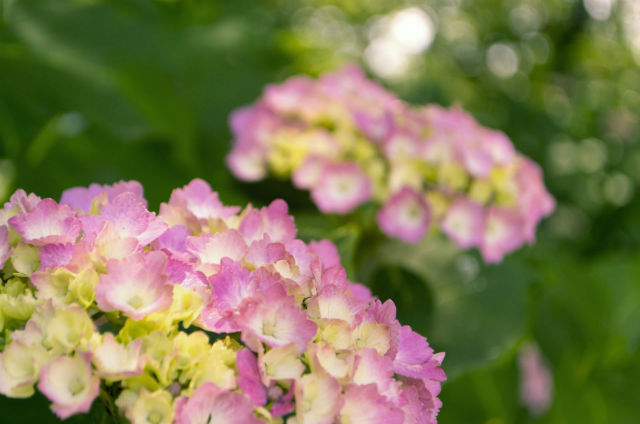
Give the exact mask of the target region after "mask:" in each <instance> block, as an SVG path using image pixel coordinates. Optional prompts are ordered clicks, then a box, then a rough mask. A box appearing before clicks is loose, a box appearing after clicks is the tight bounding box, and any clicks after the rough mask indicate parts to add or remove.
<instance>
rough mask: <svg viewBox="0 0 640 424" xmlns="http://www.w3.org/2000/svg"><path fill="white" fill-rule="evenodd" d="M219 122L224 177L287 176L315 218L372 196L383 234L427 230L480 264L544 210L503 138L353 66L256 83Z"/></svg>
mask: <svg viewBox="0 0 640 424" xmlns="http://www.w3.org/2000/svg"><path fill="white" fill-rule="evenodd" d="M231 127H232V131H233V133H234V136H235V144H234V148H233V151H232V152H231V154H230V155H229V157H228V160H227V162H228V165H229V167H230V168H231V170H232V172H233V173H234V174H235V175H236V177H238V178H240V179H242V180H246V181H256V180H260V179H262V178H264V177H265V176H266V175H267V173H269V172H271V173H273V174H275V175H276V176H278V177H284V178H289V177H291V178H292V180H293V184H294V185H295V186H296V187H298V188H301V189H308V190H310V191H311V197H312V199H313V201H314V202H315V204H316V205H317V206H318V208H319V209H320V210H321V211H322V212H325V213H337V214H345V213H348V212H350V211H352V210H354V209H355V208H356V207H357V206H358V205H360V204H362V203H364V202H367V201H370V200H373V201H375V202H377V203H379V204H381V205H382V206H381V208H380V210H379V212H378V215H377V220H378V225H379V227H380V229H381V230H382V231H383V232H384V233H385V234H387V235H389V236H391V237H396V238H399V239H402V240H404V241H406V242H410V243H415V242H418V241H419V240H421V239H422V238H423V237H424V236H425V235H426V234H427V232H428V230H429V228H430V227H431V226H433V227H434V228H439V229H440V230H441V231H442V232H443V233H445V234H446V235H447V236H449V237H450V238H451V239H452V240H453V241H454V242H455V243H456V244H457V245H458V246H459V247H460V248H463V249H466V248H470V247H478V248H479V249H480V250H481V252H482V255H483V257H484V259H485V261H487V262H499V261H501V260H502V257H503V256H504V254H505V253H507V252H509V251H512V250H514V249H516V248H518V247H519V246H521V245H522V244H523V243H525V242H528V243H531V242H533V241H534V239H535V229H536V226H537V224H538V222H539V221H540V220H541V219H542V217H544V216H545V215H547V214H549V213H550V212H551V211H552V210H553V209H554V206H555V203H554V200H553V198H552V197H551V196H550V195H549V193H548V192H547V190H546V189H545V187H544V183H543V180H542V173H541V171H540V168H539V167H538V166H537V165H536V164H535V163H534V162H532V161H531V160H530V159H528V158H526V157H524V156H523V155H521V154H519V153H517V152H516V151H515V149H514V147H513V145H512V144H511V141H510V140H509V139H508V138H507V136H506V135H505V134H503V133H501V132H499V131H494V130H490V129H488V128H484V127H482V126H480V125H479V124H478V123H477V122H476V121H475V120H474V119H473V117H471V116H470V115H468V114H467V113H465V112H464V111H463V110H461V109H459V108H455V107H454V108H451V109H444V108H442V107H439V106H436V105H428V106H426V107H420V108H413V107H411V106H409V105H408V104H407V103H405V102H403V101H401V100H399V99H398V98H397V97H395V96H394V95H393V94H392V93H390V92H388V91H386V90H385V89H384V88H383V87H381V86H379V85H378V84H376V83H375V82H373V81H370V80H368V79H367V78H366V77H365V75H364V74H363V73H362V71H361V70H360V69H359V68H357V67H355V66H349V67H346V68H344V69H342V70H340V71H338V72H335V73H330V74H326V75H324V76H322V77H320V78H319V79H318V80H315V81H314V80H312V79H310V78H307V77H293V78H290V79H288V80H287V81H285V82H284V83H282V84H281V85H271V86H268V87H267V88H266V90H265V92H264V95H263V97H262V98H261V99H259V100H258V101H257V102H256V103H255V104H253V105H251V106H249V107H246V108H243V109H240V110H238V111H236V112H235V113H234V114H233V116H232V117H231ZM434 224H435V225H434Z"/></svg>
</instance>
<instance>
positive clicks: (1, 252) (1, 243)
mask: <svg viewBox="0 0 640 424" xmlns="http://www.w3.org/2000/svg"><path fill="white" fill-rule="evenodd" d="M11 251H12V249H11V245H10V244H9V229H8V228H7V226H6V225H0V268H2V267H4V263H5V261H6V260H7V259H8V258H9V256H11Z"/></svg>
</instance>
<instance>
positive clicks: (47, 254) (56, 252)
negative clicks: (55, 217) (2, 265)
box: [0, 243, 74, 269]
mask: <svg viewBox="0 0 640 424" xmlns="http://www.w3.org/2000/svg"><path fill="white" fill-rule="evenodd" d="M73 251H74V245H73V244H71V243H66V244H47V245H46V246H44V247H43V248H42V249H41V250H40V268H41V269H47V268H51V267H58V266H64V265H67V264H68V263H69V262H70V261H71V259H72V257H73ZM0 256H1V255H0ZM0 259H2V258H1V257H0ZM0 262H1V260H0Z"/></svg>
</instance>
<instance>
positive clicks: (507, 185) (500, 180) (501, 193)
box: [489, 166, 518, 206]
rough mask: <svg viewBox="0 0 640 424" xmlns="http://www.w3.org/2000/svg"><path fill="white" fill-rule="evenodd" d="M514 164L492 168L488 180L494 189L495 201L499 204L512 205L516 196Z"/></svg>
mask: <svg viewBox="0 0 640 424" xmlns="http://www.w3.org/2000/svg"><path fill="white" fill-rule="evenodd" d="M515 171H516V168H515V166H506V167H500V168H494V169H493V170H492V171H491V174H490V176H489V180H490V182H491V184H492V186H493V189H494V190H495V202H496V203H497V204H499V205H504V206H512V205H514V204H515V201H516V199H517V197H518V186H517V184H516V181H515V176H514V174H515Z"/></svg>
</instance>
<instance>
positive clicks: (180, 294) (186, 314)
mask: <svg viewBox="0 0 640 424" xmlns="http://www.w3.org/2000/svg"><path fill="white" fill-rule="evenodd" d="M202 308H203V305H202V296H200V295H199V294H198V293H196V292H194V291H193V290H189V289H186V288H184V287H182V286H179V285H174V286H173V301H172V303H171V306H170V307H169V309H168V310H164V311H161V312H153V313H151V314H149V315H147V316H146V317H145V318H144V319H145V321H149V322H154V323H156V324H158V328H160V329H163V330H165V331H167V332H169V331H171V330H173V329H175V328H176V326H177V324H178V323H179V322H182V323H183V326H184V327H185V328H186V327H189V326H190V325H191V324H192V323H193V321H195V319H196V318H198V316H199V315H200V312H201V311H202Z"/></svg>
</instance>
